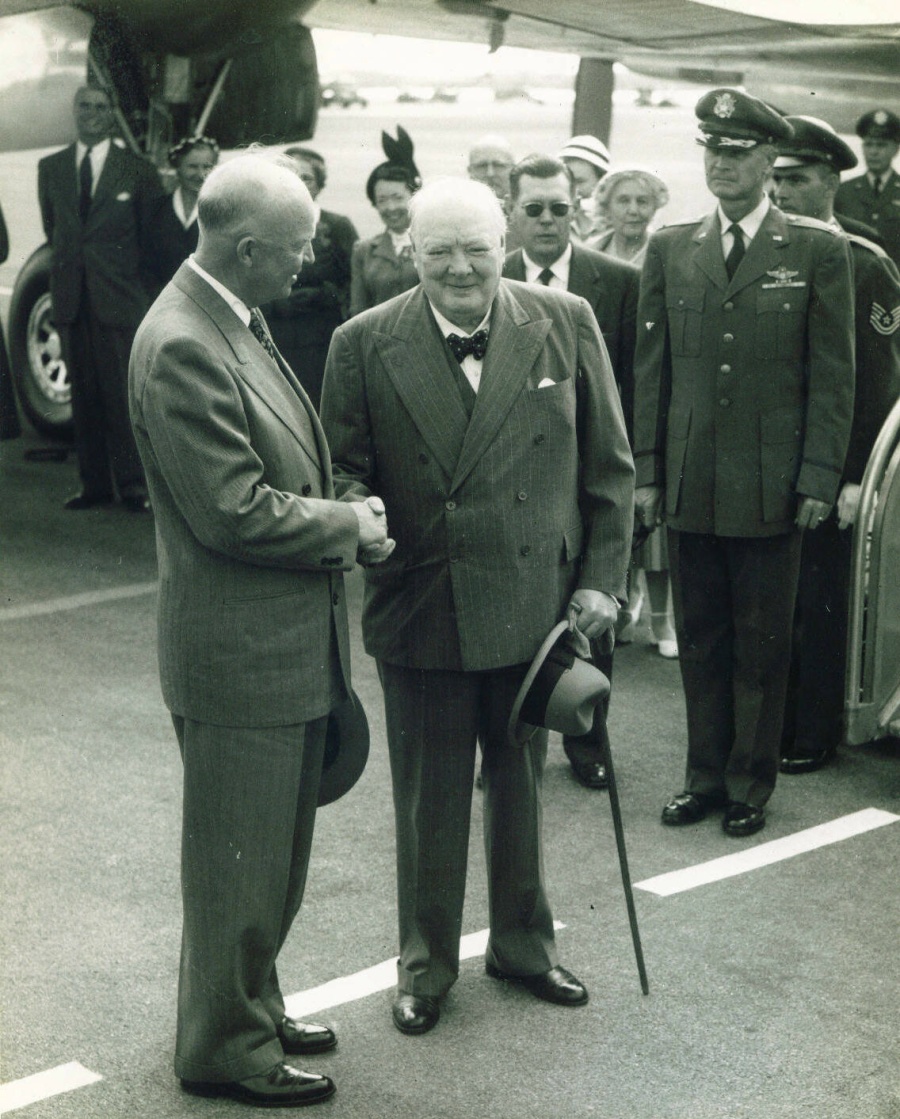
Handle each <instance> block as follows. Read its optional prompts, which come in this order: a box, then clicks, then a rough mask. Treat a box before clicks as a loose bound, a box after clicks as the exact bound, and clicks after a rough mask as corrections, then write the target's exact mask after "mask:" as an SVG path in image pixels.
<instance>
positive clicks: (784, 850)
mask: <svg viewBox="0 0 900 1119" xmlns="http://www.w3.org/2000/svg"><path fill="white" fill-rule="evenodd" d="M898 820H900V816H895V815H894V814H893V813H892V812H884V811H882V810H881V809H880V808H863V809H862V810H861V811H860V812H851V813H850V815H849V816H840V817H839V818H838V819H837V820H831V821H830V822H829V823H827V824H819V825H818V826H817V827H814V828H807V829H806V830H805V831H798V832H796V833H795V834H794V835H786V836H785V837H784V838H783V839H773V840H772V841H771V842H770V843H760V844H758V845H757V846H756V847H748V848H747V849H746V850H744V851H738V852H737V853H736V854H734V855H724V856H723V857H722V858H721V859H712V860H711V861H710V862H708V863H698V865H697V866H687V867H685V868H684V870H673V871H670V872H669V873H668V874H659V875H657V876H656V877H655V878H646V879H644V881H643V882H635V888H636V889H639V890H649V891H650V893H652V894H657V895H659V897H661V898H667V897H670V896H671V895H672V894H680V893H683V892H684V891H685V890H693V889H694V887H695V886H706V885H708V884H709V883H710V882H718V881H720V880H721V879H722V878H733V877H734V876H735V875H736V874H744V873H746V872H747V871H748V870H758V869H759V868H760V867H763V866H770V865H771V864H772V863H778V862H781V861H782V859H792V858H793V857H794V855H803V854H805V853H806V852H807V851H815V850H816V848H817V847H827V846H828V845H829V844H830V843H839V842H840V841H841V840H842V839H850V838H851V837H852V836H854V835H862V834H863V833H864V832H867V831H873V830H874V829H875V828H881V827H884V826H885V824H894V823H896V822H897V821H898Z"/></svg>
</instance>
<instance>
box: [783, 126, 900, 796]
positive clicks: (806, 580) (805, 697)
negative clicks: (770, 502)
mask: <svg viewBox="0 0 900 1119" xmlns="http://www.w3.org/2000/svg"><path fill="white" fill-rule="evenodd" d="M787 120H788V122H789V123H790V125H791V127H792V128H793V129H794V135H793V137H792V138H791V139H790V140H786V141H785V142H784V143H783V144H781V145H780V146H779V156H778V158H777V159H776V160H775V169H774V171H773V175H772V177H773V179H774V182H775V187H774V190H773V192H772V198H773V201H774V202H775V204H776V205H777V206H778V207H779V208H780V209H782V210H784V212H785V213H788V214H802V215H804V216H805V217H808V218H817V219H818V220H819V221H823V222H826V223H827V224H830V225H833V226H834V227H835V228H836V229H843V222H842V219H840V218H836V217H835V215H834V198H835V192H836V191H837V189H838V184H839V183H840V174H841V172H842V171H849V170H850V169H851V168H853V167H855V166H856V156H855V155H854V154H853V152H852V151H851V150H850V148H849V147H848V146H847V145H846V144H845V143H844V141H843V140H842V139H841V138H840V137H839V136H838V135H837V134H836V133H835V131H834V129H833V128H831V126H830V125H828V124H826V123H825V121H821V120H815V119H813V118H812V117H787ZM844 232H845V233H846V234H847V237H848V239H849V241H850V252H851V258H852V261H853V286H854V291H855V296H856V298H855V311H856V314H855V324H856V325H855V339H856V395H855V399H854V402H853V426H852V427H851V429H850V445H849V448H848V450H847V461H846V463H845V466H844V472H843V475H842V476H841V487H840V491H839V493H838V499H837V503H836V504H835V507H834V510H833V511H832V513H831V514H830V515H829V516H828V517H827V518H826V520H825V521H823V522H822V524H821V525H820V526H819V528H818V529H817V530H816V531H815V532H812V533H809V532H808V533H805V534H804V537H803V547H802V554H801V560H800V582H799V587H798V591H797V612H796V624H795V631H794V645H793V650H792V656H791V660H792V672H791V677H790V681H789V686H788V698H787V706H786V709H785V725H784V731H783V734H782V740H783V742H784V749H783V754H784V756H783V757H782V760H781V772H782V773H793V774H797V773H812V772H813V771H814V770H817V769H820V768H821V767H822V766H823V765H825V764H826V763H827V762H828V761H829V760H830V759H831V758H832V757H833V756H834V754H835V752H836V750H837V748H838V746H839V745H840V743H841V742H842V740H843V736H844V735H843V731H844V726H843V715H844V675H845V672H846V665H847V625H848V619H849V612H850V567H851V559H852V554H853V533H852V532H851V531H850V528H851V526H852V525H853V523H854V521H855V520H856V510H857V505H858V503H859V491H860V484H861V482H862V478H863V474H864V472H865V469H866V463H867V462H868V460H869V455H870V454H871V451H872V446H873V445H874V443H875V440H876V438H877V436H878V432H879V431H880V430H881V426H882V424H883V423H884V421H885V420H886V419H887V416H888V413H889V412H890V410H891V408H892V407H893V405H894V402H895V401H896V400H897V397H898V395H900V276H898V273H897V268H896V265H895V264H894V262H893V261H892V260H891V259H890V257H889V256H888V255H887V254H886V253H885V252H884V251H883V250H881V249H879V248H878V247H877V246H876V245H873V244H872V243H871V242H870V241H867V240H864V239H863V238H862V237H857V236H855V235H854V234H853V233H851V232H849V231H848V230H844Z"/></svg>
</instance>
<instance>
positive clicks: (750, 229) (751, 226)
mask: <svg viewBox="0 0 900 1119" xmlns="http://www.w3.org/2000/svg"><path fill="white" fill-rule="evenodd" d="M769 205H770V203H769V198H768V195H765V194H764V195H763V197H762V201H761V202H760V203H759V205H758V206H757V207H756V208H755V209H753V210H751V211H750V213H749V214H745V215H744V216H743V217H742V218H741V220H740V221H739V222H738V223H737V224H738V225H739V226H740V227H741V232H742V233H743V234H744V236H745V237H746V238H747V244H748V245H749V244H750V242H751V241H752V240H753V238H754V237H755V236H756V235H757V233H759V227H760V226H761V225H762V223H763V219H764V218H765V216H766V214H767V213H768V212H769ZM718 211H719V230H720V232H721V234H722V236H723V237H724V236H725V234H726V233H727V232H728V228H729V226H730V225H731V224H732V222H731V218H727V217H726V216H725V214H724V212H723V210H722V207H721V205H720V206H719V207H718Z"/></svg>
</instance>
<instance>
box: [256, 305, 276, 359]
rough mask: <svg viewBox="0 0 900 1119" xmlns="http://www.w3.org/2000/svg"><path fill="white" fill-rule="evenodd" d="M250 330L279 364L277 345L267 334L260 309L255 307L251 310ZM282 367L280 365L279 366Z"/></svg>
mask: <svg viewBox="0 0 900 1119" xmlns="http://www.w3.org/2000/svg"><path fill="white" fill-rule="evenodd" d="M250 332H251V334H252V335H253V337H254V338H255V339H256V341H257V342H259V344H260V345H261V346H262V348H263V349H264V350H265V351H266V353H267V354H268V355H269V357H270V358H271V359H272V361H274V362H275V364H276V365H278V355H277V354H276V352H275V347H274V345H273V344H272V339H271V338H270V337H269V336H268V334H266V328H265V327H264V326H263V324H262V319H261V318H260V316H259V311H257V310H256V308H255V307H254V308H253V310H252V311H251V312H250ZM279 368H280V367H279Z"/></svg>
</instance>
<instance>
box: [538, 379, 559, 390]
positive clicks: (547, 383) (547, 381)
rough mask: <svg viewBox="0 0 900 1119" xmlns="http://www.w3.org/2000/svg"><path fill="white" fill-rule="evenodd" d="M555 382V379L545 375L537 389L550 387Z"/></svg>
mask: <svg viewBox="0 0 900 1119" xmlns="http://www.w3.org/2000/svg"><path fill="white" fill-rule="evenodd" d="M555 384H556V381H551V380H550V378H549V377H545V378H544V379H543V381H541V383H540V384H539V385H538V388H539V389H552V388H553V386H554V385H555Z"/></svg>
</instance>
